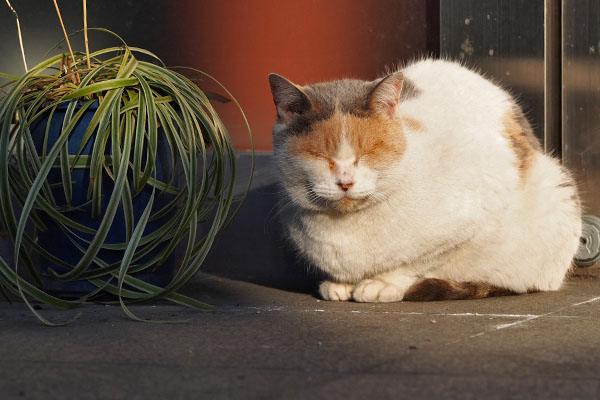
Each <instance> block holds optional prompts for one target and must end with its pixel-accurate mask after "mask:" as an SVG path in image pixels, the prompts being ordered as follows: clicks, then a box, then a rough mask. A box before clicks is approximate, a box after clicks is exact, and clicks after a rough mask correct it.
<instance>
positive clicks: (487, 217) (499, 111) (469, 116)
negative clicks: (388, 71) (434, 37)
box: [275, 60, 581, 302]
mask: <svg viewBox="0 0 600 400" xmlns="http://www.w3.org/2000/svg"><path fill="white" fill-rule="evenodd" d="M402 72H403V73H404V75H405V77H407V78H408V79H409V80H410V81H412V82H413V83H414V84H415V86H416V87H417V88H418V89H419V90H420V94H419V95H418V96H416V97H415V98H413V99H409V100H406V101H403V102H401V103H400V104H399V105H398V107H397V109H396V115H397V116H408V117H410V118H413V119H415V120H417V121H420V122H421V123H422V124H423V125H424V128H425V131H424V132H412V131H411V130H410V129H409V128H405V132H404V134H405V137H406V151H405V153H404V155H403V156H402V157H401V159H399V160H398V161H397V163H395V164H393V165H389V167H388V168H386V169H381V170H373V169H371V168H369V167H368V166H367V165H365V163H362V162H360V161H359V163H358V165H353V164H352V162H353V161H354V154H349V153H348V149H345V150H344V152H343V153H344V154H342V155H340V157H339V159H336V160H335V161H336V165H338V164H340V165H342V167H341V170H344V169H345V171H346V173H349V174H351V179H352V181H353V183H354V185H353V187H352V188H351V189H350V190H348V193H347V194H344V193H343V192H342V191H341V190H340V188H339V187H338V185H337V183H336V179H338V180H339V178H340V177H339V176H337V177H336V176H335V174H334V176H332V173H331V171H330V169H329V166H328V165H327V161H325V160H320V161H315V160H310V161H308V160H304V159H301V158H293V159H291V158H290V157H289V156H288V154H287V149H286V146H285V142H283V141H282V142H280V143H279V144H276V146H275V154H276V157H277V159H278V160H279V164H280V166H281V171H282V175H283V177H282V182H283V186H284V188H285V189H286V191H287V193H288V195H289V197H290V199H291V201H292V206H291V207H290V208H289V209H288V211H290V210H291V212H288V213H284V215H287V217H286V219H285V223H286V225H287V227H288V233H289V236H290V238H291V240H292V241H293V243H294V244H295V245H296V247H297V248H298V249H299V251H300V252H301V253H302V255H304V256H305V257H306V258H307V259H308V260H309V261H310V262H311V263H312V264H314V265H315V266H317V267H318V268H320V269H321V270H323V271H324V272H326V273H327V274H328V275H329V276H330V277H331V280H332V281H334V282H337V283H333V282H325V283H324V284H323V285H322V287H321V290H320V292H321V295H322V296H323V297H324V298H326V299H330V300H347V299H349V298H350V294H352V296H353V298H354V299H355V300H357V301H369V302H371V301H398V300H402V298H403V295H404V293H405V291H406V290H407V289H408V288H409V287H410V286H411V285H412V284H413V283H415V282H416V281H418V280H419V279H421V278H424V277H431V278H440V279H452V280H456V281H479V282H487V283H490V284H493V285H496V286H498V287H503V288H507V289H511V290H513V291H515V292H526V291H528V290H557V289H559V288H560V286H561V284H562V282H563V279H564V277H565V274H566V272H567V271H568V270H569V268H570V266H571V259H572V257H573V254H574V253H575V251H576V249H577V247H578V243H579V236H580V234H581V222H580V210H579V207H578V204H577V202H576V201H575V200H573V196H576V191H575V189H574V188H573V187H572V186H567V187H559V185H560V184H561V183H564V182H570V177H569V176H568V175H567V174H566V173H565V172H564V170H563V169H562V168H561V167H560V165H559V164H558V162H557V161H556V160H554V159H552V158H550V157H549V156H546V155H544V154H542V153H537V152H536V154H535V158H534V160H533V163H532V166H531V168H530V170H529V172H528V176H527V179H526V180H525V181H522V180H521V178H520V176H519V171H518V170H517V169H516V168H515V161H516V158H515V157H516V156H515V153H514V152H513V150H512V149H511V147H510V143H509V141H508V140H507V138H506V137H505V136H504V134H503V130H504V126H503V122H502V119H503V117H504V116H505V115H506V114H507V112H509V110H510V109H511V107H512V106H513V105H514V100H512V99H511V97H510V96H509V95H508V94H507V93H506V92H505V91H503V90H502V89H500V88H499V87H497V86H496V85H494V84H492V83H491V82H489V81H488V80H486V79H484V78H483V77H481V76H480V75H478V74H476V73H474V72H472V71H470V70H468V69H466V68H464V67H461V66H459V65H457V64H455V63H451V62H448V61H434V60H424V61H420V62H418V63H415V64H413V65H410V66H408V67H406V68H405V69H403V71H402ZM276 134H277V126H276V129H275V135H276ZM336 168H337V167H336ZM307 185H308V186H310V190H307ZM307 193H308V194H307ZM344 195H348V196H350V197H352V196H354V198H364V199H366V201H365V204H364V206H363V207H362V208H361V209H360V210H358V211H354V212H349V213H341V214H340V213H339V212H334V211H328V210H327V209H324V208H323V207H319V206H318V205H315V202H314V201H311V198H310V196H316V197H317V198H319V199H330V200H336V199H340V198H341V197H343V196H344ZM312 200H314V198H312Z"/></svg>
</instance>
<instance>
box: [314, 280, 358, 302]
mask: <svg viewBox="0 0 600 400" xmlns="http://www.w3.org/2000/svg"><path fill="white" fill-rule="evenodd" d="M352 290H354V285H351V284H349V283H335V282H329V281H324V282H322V283H321V285H319V294H320V295H321V297H323V299H325V300H332V301H346V300H350V299H351V298H352Z"/></svg>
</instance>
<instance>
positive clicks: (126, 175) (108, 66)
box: [0, 29, 249, 325]
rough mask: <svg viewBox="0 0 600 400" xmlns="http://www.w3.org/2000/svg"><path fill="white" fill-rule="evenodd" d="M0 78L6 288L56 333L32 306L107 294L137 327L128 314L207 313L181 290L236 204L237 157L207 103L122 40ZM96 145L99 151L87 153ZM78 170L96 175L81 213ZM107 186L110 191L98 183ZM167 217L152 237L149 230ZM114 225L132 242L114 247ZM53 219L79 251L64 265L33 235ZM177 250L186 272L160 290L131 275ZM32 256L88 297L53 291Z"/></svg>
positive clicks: (0, 272)
mask: <svg viewBox="0 0 600 400" xmlns="http://www.w3.org/2000/svg"><path fill="white" fill-rule="evenodd" d="M98 30H101V29H98ZM144 59H146V60H147V61H143V60H144ZM196 72H197V73H198V74H201V75H203V76H204V77H205V78H208V79H213V78H212V77H210V76H209V75H207V74H204V73H202V72H200V71H196ZM0 78H3V79H4V80H5V83H4V84H3V85H2V86H0V231H2V232H1V233H2V235H3V236H4V237H7V238H8V239H9V240H10V241H11V242H12V244H13V247H14V262H13V263H12V265H8V264H7V263H6V262H5V260H3V259H0V290H1V291H3V292H4V293H5V294H6V295H8V294H9V293H11V294H13V295H17V296H20V297H21V298H22V299H23V300H24V301H25V303H26V304H27V306H28V307H29V308H30V310H31V311H32V312H33V313H34V314H35V315H36V316H37V317H38V318H39V319H40V320H41V321H42V322H44V323H46V324H49V325H55V323H53V322H50V321H49V320H47V319H46V318H45V317H44V316H42V315H41V314H40V313H39V312H38V311H37V310H36V309H35V308H37V307H33V306H32V304H31V303H30V300H32V299H33V300H36V301H41V302H44V303H47V304H50V305H53V306H57V307H60V308H73V307H75V306H77V305H79V304H81V303H83V302H86V301H98V299H101V298H102V297H101V295H104V298H105V297H106V294H107V293H108V294H110V295H112V296H114V298H118V301H119V303H120V304H121V306H122V307H123V310H124V311H125V312H126V313H127V314H128V315H129V316H131V317H132V318H134V319H140V318H138V317H137V316H135V315H134V314H133V313H132V312H131V311H130V310H129V309H128V308H127V304H131V303H147V302H150V301H155V300H158V299H164V300H168V301H171V302H174V303H178V304H182V305H185V306H189V307H194V308H197V309H208V308H209V306H208V305H206V304H203V303H201V302H199V301H196V300H194V299H191V298H189V297H186V296H183V295H181V294H178V293H177V291H178V289H180V288H181V287H182V286H183V285H184V284H185V283H186V282H187V281H189V279H190V278H191V277H193V276H194V274H196V272H197V271H198V269H199V268H200V266H201V264H202V262H203V260H204V258H205V257H206V255H207V253H208V251H209V249H210V247H211V245H212V243H213V241H214V239H215V235H217V233H218V232H219V231H220V230H221V229H222V228H223V227H224V226H225V225H226V224H227V223H228V222H229V220H230V219H231V218H232V216H233V214H235V212H233V213H231V212H230V211H231V208H232V205H233V204H234V203H235V202H236V200H240V199H236V198H234V194H233V185H234V181H235V177H236V162H235V160H236V157H235V153H234V149H233V146H232V143H231V139H230V138H229V136H228V133H227V130H226V129H225V126H224V125H223V123H222V121H221V120H220V119H219V116H218V115H217V113H216V111H215V109H214V108H213V107H212V105H211V103H210V102H209V100H208V98H207V96H206V94H205V93H204V92H203V91H202V90H200V89H199V88H198V86H197V85H196V84H195V83H194V81H192V80H190V79H188V78H186V77H185V76H184V75H182V74H181V73H180V72H177V71H176V70H174V69H169V68H166V67H165V66H164V64H162V62H161V61H160V59H159V58H158V57H156V56H155V55H154V54H152V53H150V52H149V51H146V50H143V49H139V48H134V47H129V46H127V45H126V44H125V43H124V42H123V45H122V46H118V47H111V48H105V49H102V50H98V51H95V52H93V53H91V54H85V53H71V54H70V55H69V54H58V55H55V56H52V57H49V58H47V59H45V60H44V61H42V62H40V63H39V64H38V65H36V66H35V67H33V68H31V69H29V71H28V72H27V73H25V74H24V75H23V76H21V77H16V76H9V75H6V74H1V75H0ZM217 83H218V82H217ZM219 85H220V84H219ZM221 87H222V86H221ZM222 88H223V90H225V92H226V93H227V94H228V96H230V98H231V99H233V100H234V102H235V104H236V105H237V106H238V107H239V104H237V101H235V99H234V98H233V96H231V94H230V93H229V92H228V91H227V90H226V89H225V88H224V87H222ZM59 108H62V109H63V112H64V120H63V121H62V122H61V126H60V129H59V132H58V133H57V134H56V135H55V136H56V139H55V140H54V141H53V140H51V139H50V136H51V132H50V131H51V128H50V125H51V123H50V121H51V120H52V118H53V116H55V114H57V113H58V111H57V110H58V109H59ZM240 111H241V109H240ZM86 112H88V113H89V112H92V113H93V115H92V117H91V120H90V122H89V124H88V125H87V127H86V128H85V133H84V135H83V139H82V140H81V142H80V143H79V148H78V150H77V152H75V153H71V152H69V151H68V148H67V147H68V146H67V144H68V141H69V138H70V136H71V134H72V131H73V129H74V127H75V126H76V125H77V123H78V122H79V121H80V120H81V119H82V118H83V116H84V115H85V114H86ZM242 115H243V112H242ZM42 118H47V120H48V122H47V123H46V122H43V123H44V124H45V125H43V126H44V127H45V128H44V129H43V137H42V141H41V143H42V145H41V146H42V149H41V151H40V145H39V144H36V140H37V141H38V142H40V139H39V138H37V139H36V138H34V137H33V136H32V127H33V125H35V124H38V125H39V124H40V122H39V121H40V120H41V119H42ZM244 120H245V116H244ZM44 121H45V120H44ZM246 125H247V121H246ZM248 129H249V127H248ZM161 136H162V137H161ZM159 140H163V141H165V142H166V143H167V144H168V152H169V153H170V154H169V160H170V163H171V165H170V167H169V168H168V171H171V172H170V173H168V174H166V176H163V177H161V176H160V174H159V173H158V171H157V167H156V165H155V160H156V159H157V157H158V155H157V142H158V141H159ZM89 144H91V145H92V150H91V151H90V152H89V154H84V153H83V149H84V147H85V146H86V145H89ZM80 168H85V169H87V170H88V171H89V182H88V184H87V185H86V186H87V201H86V203H85V204H83V205H80V204H79V205H78V204H72V203H71V200H72V198H73V196H74V195H73V185H74V180H75V178H74V177H73V176H74V172H75V171H76V170H77V169H80ZM52 171H55V172H56V171H60V176H61V177H62V179H61V181H60V182H58V183H57V182H52V181H50V180H49V176H50V175H51V173H52ZM163 175H164V174H163ZM106 179H109V180H110V181H111V182H112V187H110V188H107V187H106V185H103V184H102V183H101V182H103V180H104V181H105V182H106ZM143 191H146V192H147V193H150V195H149V200H148V202H147V204H146V205H145V207H144V208H143V212H142V213H141V215H136V216H134V212H133V201H135V199H136V197H137V196H139V195H140V193H142V192H143ZM57 192H59V193H60V195H58V194H57ZM161 198H166V199H168V201H166V202H164V201H163V203H166V205H164V206H161V208H160V209H158V210H157V209H156V207H153V204H154V203H156V202H157V199H161ZM107 199H108V201H106V200H107ZM103 200H104V201H105V203H104V204H105V205H104V206H103ZM106 203H107V204H106ZM238 207H239V205H238ZM82 210H85V211H86V212H89V213H91V215H92V217H94V218H97V220H98V224H97V225H96V226H94V227H90V226H88V225H85V224H82V223H80V222H79V221H78V220H77V219H76V218H74V217H73V215H76V214H77V213H81V212H82ZM165 215H168V218H163V220H164V222H163V223H162V224H161V225H160V226H159V227H158V228H156V229H154V230H152V231H150V232H148V230H147V229H146V227H147V225H148V224H149V223H151V221H153V220H157V219H160V218H161V217H164V216H165ZM116 218H124V220H125V231H126V232H125V237H126V240H123V241H120V242H118V243H112V242H109V241H108V240H107V235H108V232H109V230H110V229H111V226H112V225H113V222H114V220H115V219H116ZM48 219H50V220H51V221H52V223H54V224H56V225H58V226H59V228H60V230H61V231H62V232H63V234H64V235H65V236H66V237H67V238H68V240H69V241H70V242H71V243H72V244H73V246H75V248H76V249H77V250H78V257H77V259H78V261H77V262H74V263H69V262H65V261H64V259H63V257H61V254H60V251H61V249H55V248H45V247H44V246H42V245H40V242H39V240H38V236H39V235H40V234H42V233H43V232H44V231H45V230H46V229H47V226H46V225H47V224H46V223H45V221H47V220H48ZM202 224H203V225H202ZM199 225H200V226H201V228H199ZM180 247H184V250H183V251H181V250H179V251H181V254H183V256H182V259H181V262H180V264H179V266H178V268H177V270H176V272H175V274H174V277H173V278H172V280H171V281H170V282H169V283H168V284H167V285H166V286H165V287H159V286H156V285H153V284H151V283H148V282H146V281H144V280H142V279H139V278H137V277H136V273H139V272H140V271H153V270H155V269H157V268H161V265H162V263H163V262H164V261H165V260H166V259H167V258H168V257H169V256H170V255H171V254H172V253H173V252H174V250H175V249H176V248H180ZM103 251H113V252H120V253H119V254H120V256H119V261H116V262H115V261H107V260H106V259H105V258H104V257H103V256H102V254H103ZM36 257H38V258H42V259H45V260H50V261H51V262H52V263H54V264H55V265H58V266H60V267H61V271H66V272H57V270H53V269H49V270H48V271H47V274H48V275H49V276H50V277H51V278H52V279H56V280H60V281H73V280H86V281H88V282H89V283H91V284H92V285H93V290H90V291H89V293H86V294H84V295H82V296H81V297H80V298H77V299H64V298H59V297H57V296H54V295H52V294H51V293H48V292H47V291H46V290H45V289H44V288H43V285H42V282H43V280H44V273H41V272H40V271H39V269H38V268H36V267H35V265H36V263H37V261H36ZM20 269H21V270H20ZM23 269H26V270H27V271H28V273H25V274H24V273H23V271H22V270H23ZM26 276H27V278H26Z"/></svg>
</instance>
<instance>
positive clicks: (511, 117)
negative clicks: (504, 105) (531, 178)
mask: <svg viewBox="0 0 600 400" xmlns="http://www.w3.org/2000/svg"><path fill="white" fill-rule="evenodd" d="M502 123H503V124H504V135H505V136H506V138H507V139H508V140H509V142H510V147H511V149H512V150H513V152H514V153H515V156H516V158H517V159H516V162H515V164H516V167H517V169H518V170H519V175H520V177H521V180H522V181H523V180H525V178H526V177H527V173H528V171H529V168H530V167H531V165H532V164H533V160H534V157H535V152H536V151H537V149H538V148H539V143H538V142H537V139H536V138H535V136H534V135H533V132H531V128H530V127H529V124H528V123H527V122H526V121H525V120H524V117H523V118H517V116H516V115H515V113H514V112H513V111H509V112H508V113H506V115H505V116H504V118H503V120H502ZM536 144H537V146H536Z"/></svg>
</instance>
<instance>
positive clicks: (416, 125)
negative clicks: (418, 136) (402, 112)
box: [402, 117, 425, 132]
mask: <svg viewBox="0 0 600 400" xmlns="http://www.w3.org/2000/svg"><path fill="white" fill-rule="evenodd" d="M402 122H403V123H404V126H406V127H407V128H408V129H410V130H411V131H415V132H425V126H423V124H422V123H421V121H419V120H416V119H414V118H411V117H402Z"/></svg>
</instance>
